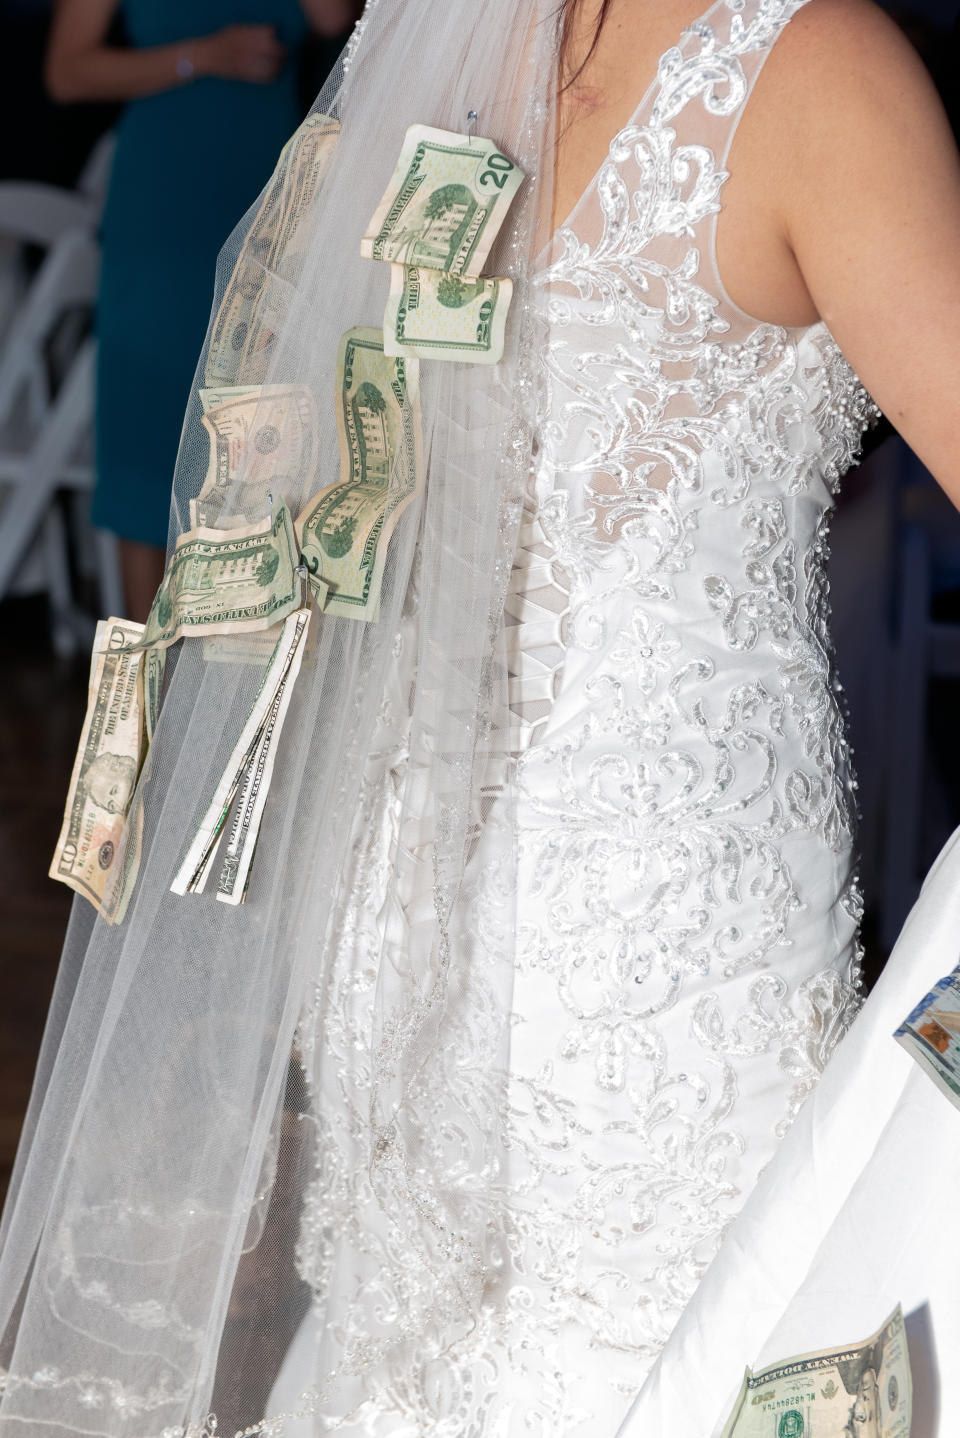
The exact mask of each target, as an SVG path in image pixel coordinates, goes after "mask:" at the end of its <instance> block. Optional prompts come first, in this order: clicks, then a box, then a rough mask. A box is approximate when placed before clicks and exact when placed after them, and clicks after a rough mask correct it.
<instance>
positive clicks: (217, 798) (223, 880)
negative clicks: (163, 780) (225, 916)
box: [170, 608, 310, 904]
mask: <svg viewBox="0 0 960 1438" xmlns="http://www.w3.org/2000/svg"><path fill="white" fill-rule="evenodd" d="M309 628H310V610H309V609H308V608H302V609H297V610H296V611H295V612H294V613H293V614H290V615H288V616H287V618H286V619H285V620H284V623H283V628H282V630H281V631H280V635H279V638H278V639H277V640H276V643H275V644H274V647H273V651H272V654H271V656H270V661H269V663H268V664H267V665H266V667H265V669H264V673H263V679H262V682H261V684H260V688H259V690H258V692H257V695H256V698H255V699H254V702H253V706H252V708H251V710H250V713H249V715H248V716H247V720H246V723H245V724H244V726H243V729H242V731H241V733H240V736H239V738H238V739H237V742H236V744H235V745H234V748H233V751H232V753H231V755H230V757H229V759H228V760H227V764H226V768H225V769H224V772H223V775H222V777H221V779H220V781H219V783H218V784H217V787H216V790H215V792H214V795H213V798H212V799H211V801H210V804H209V806H208V808H207V810H206V813H205V814H204V815H203V818H202V819H201V821H200V827H199V828H198V830H197V832H196V834H195V835H194V838H193V840H192V842H191V844H190V846H189V848H188V849H187V853H186V855H185V857H184V860H183V863H182V864H181V866H180V868H179V870H178V871H177V874H176V876H175V878H174V881H173V883H172V884H171V886H170V887H171V889H172V890H173V892H174V893H175V894H194V893H202V891H203V890H204V888H205V887H206V883H207V879H208V878H209V876H210V872H211V868H212V864H213V860H214V858H215V856H216V853H217V850H218V848H219V846H220V840H221V837H222V835H223V832H224V829H225V827H226V826H227V820H228V819H229V818H230V816H231V814H232V815H233V819H232V821H231V823H230V825H229V838H228V842H227V853H226V858H225V863H224V868H223V872H222V874H221V877H220V882H219V887H218V893H217V898H218V899H221V900H222V901H223V902H224V903H228V904H240V903H242V902H243V900H244V899H245V898H246V893H247V886H248V883H249V878H250V868H251V865H252V863H253V857H254V853H255V852H256V847H257V839H258V837H259V832H260V824H261V821H262V819H263V813H264V808H265V805H266V800H267V794H268V792H269V788H270V779H271V776H272V773H273V764H274V758H275V754H276V745H277V743H278V741H279V738H280V731H281V729H282V727H283V721H284V718H285V716H286V712H287V708H288V707H289V703H290V694H291V691H292V689H293V686H294V684H295V682H296V678H297V674H298V673H299V670H300V665H301V664H302V662H303V655H304V651H305V647H306V637H307V633H308V631H309Z"/></svg>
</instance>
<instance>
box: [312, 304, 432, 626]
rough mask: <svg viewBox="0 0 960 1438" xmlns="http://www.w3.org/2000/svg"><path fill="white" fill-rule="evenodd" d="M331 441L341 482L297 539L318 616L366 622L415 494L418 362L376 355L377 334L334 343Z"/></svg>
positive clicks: (379, 349) (322, 498) (315, 505)
mask: <svg viewBox="0 0 960 1438" xmlns="http://www.w3.org/2000/svg"><path fill="white" fill-rule="evenodd" d="M337 434H338V436H339V440H340V477H339V479H338V480H337V481H336V483H335V484H331V485H328V486H327V488H326V489H322V490H320V492H319V493H318V494H315V495H314V496H313V498H312V499H310V500H308V502H307V504H306V505H305V506H304V509H303V511H302V513H301V514H300V517H299V518H298V520H297V526H296V528H297V538H298V540H299V543H300V549H301V551H302V555H303V563H304V564H305V565H306V567H307V569H308V570H309V571H310V574H311V582H313V583H316V584H318V585H320V586H322V585H326V586H327V587H328V588H329V591H330V593H329V597H328V598H327V600H326V603H325V604H324V612H325V613H327V614H335V615H341V616H345V617H347V618H352V619H364V620H373V619H376V617H377V614H378V613H379V608H380V585H381V581H382V578H383V568H384V564H385V562H386V555H387V548H388V546H389V542H390V536H391V534H392V533H393V530H394V528H395V526H396V524H397V521H398V519H399V518H400V516H401V514H402V513H403V511H404V510H405V509H406V508H407V506H408V505H410V504H411V503H412V502H413V500H414V499H415V498H416V497H417V495H418V494H420V493H421V492H422V490H423V486H424V473H423V443H422V438H421V432H420V390H419V369H418V362H417V360H415V359H413V360H410V359H392V358H390V357H388V356H387V355H385V354H384V350H383V335H382V334H381V332H380V331H379V330H368V329H355V330H348V331H347V333H346V334H345V335H344V336H343V338H342V340H341V341H340V351H339V354H338V356H337ZM315 597H316V598H317V601H318V603H323V590H322V588H319V587H318V588H317V589H315Z"/></svg>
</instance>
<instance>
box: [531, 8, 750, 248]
mask: <svg viewBox="0 0 960 1438" xmlns="http://www.w3.org/2000/svg"><path fill="white" fill-rule="evenodd" d="M742 8H743V0H740V3H739V4H738V3H737V0H734V3H733V4H731V3H730V0H713V3H712V4H711V5H709V6H708V7H707V9H706V10H704V11H703V12H702V13H701V14H699V15H697V16H695V17H694V18H693V19H692V20H690V21H689V22H688V24H686V25H685V26H684V27H683V29H682V30H681V31H680V35H679V38H678V40H677V42H676V44H674V45H668V46H667V48H666V49H665V50H663V51H661V53H660V56H659V57H658V59H657V63H656V67H655V69H654V72H653V75H652V76H651V78H650V80H649V81H648V83H647V85H646V87H645V88H644V90H643V91H642V92H641V94H640V98H639V100H638V101H637V103H636V105H635V106H634V108H633V110H632V111H631V112H630V114H629V116H628V117H627V119H626V121H625V122H624V124H622V125H621V126H620V127H619V128H618V129H616V130H614V132H613V134H612V135H611V136H610V139H609V140H608V142H607V148H606V150H605V151H604V153H603V158H602V159H601V160H600V163H599V164H598V165H597V167H596V169H595V170H594V171H593V173H592V174H591V176H590V179H589V180H588V181H587V183H586V185H585V186H584V188H583V189H582V190H581V191H580V194H579V195H578V196H577V198H576V199H575V200H574V202H573V205H572V207H571V208H570V210H569V211H568V213H567V215H566V217H565V218H564V219H562V220H561V221H560V222H559V223H558V224H557V225H555V226H554V227H553V229H552V230H551V231H550V233H549V235H548V236H547V238H546V240H545V241H544V243H543V245H542V247H541V249H540V252H539V254H538V256H537V267H538V268H539V265H540V262H541V261H542V260H543V259H544V258H545V256H546V255H548V254H549V253H550V251H551V250H552V249H553V246H554V244H555V242H556V239H557V236H558V235H560V234H561V233H562V232H563V231H564V230H573V231H574V233H576V231H575V229H574V222H575V220H576V218H577V216H578V215H579V214H580V212H581V210H582V209H583V207H584V205H585V204H586V202H587V201H588V200H589V199H590V198H591V196H592V195H593V194H594V192H595V190H596V188H597V186H598V184H599V183H600V177H601V175H602V174H603V172H604V170H605V168H606V166H607V165H608V164H609V163H610V150H611V147H612V145H613V142H614V141H615V140H616V138H617V136H618V135H622V134H623V132H624V130H628V129H629V128H630V127H631V125H636V124H637V123H638V121H639V120H640V117H641V116H642V115H643V113H644V112H645V111H646V110H647V109H648V107H649V106H650V104H651V103H652V101H653V100H654V98H655V96H656V93H657V91H658V90H659V88H660V69H661V66H662V65H663V62H664V60H665V59H666V57H667V56H668V55H669V54H671V52H672V51H674V50H682V49H683V46H684V45H685V43H686V42H687V41H688V40H691V39H693V38H694V36H695V35H696V34H697V33H698V31H699V29H700V27H701V26H706V25H710V24H711V21H712V20H713V17H714V15H715V14H716V13H717V11H719V10H739V9H742ZM558 112H559V97H558V100H557V102H556V105H555V115H554V125H555V127H559V113H558ZM554 169H556V167H554Z"/></svg>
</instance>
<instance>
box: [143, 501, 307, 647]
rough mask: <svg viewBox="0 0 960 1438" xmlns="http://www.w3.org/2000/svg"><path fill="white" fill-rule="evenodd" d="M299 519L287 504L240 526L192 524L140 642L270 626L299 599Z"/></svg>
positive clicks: (160, 642)
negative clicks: (294, 518) (296, 520)
mask: <svg viewBox="0 0 960 1438" xmlns="http://www.w3.org/2000/svg"><path fill="white" fill-rule="evenodd" d="M297 564H298V555H297V544H296V537H295V535H294V531H293V523H292V521H291V519H290V515H289V513H288V511H287V508H286V506H285V505H284V504H278V505H277V506H276V507H275V509H274V512H273V516H272V518H271V517H270V516H268V517H267V518H266V519H265V520H262V521H261V522H260V523H259V524H253V525H248V526H244V527H242V528H239V529H227V530H217V529H205V528H199V529H191V530H188V531H187V533H186V534H181V536H180V538H179V539H178V540H177V543H176V548H175V549H174V552H173V557H172V559H171V560H170V564H169V566H168V568H167V572H166V574H165V575H164V578H163V583H162V584H161V586H160V588H159V590H158V591H157V597H156V599H155V600H154V601H153V607H152V608H151V610H150V613H149V615H148V616H147V623H146V626H145V628H144V632H143V636H142V638H141V639H140V641H139V647H141V648H144V649H147V648H158V647H159V648H165V647H166V646H167V645H168V644H172V643H173V642H174V641H175V640H176V639H179V638H180V637H181V636H183V635H190V634H194V635H206V634H211V633H220V634H243V633H249V632H251V631H254V632H255V631H257V630H261V629H269V628H270V627H271V626H272V625H274V624H278V623H279V622H280V621H281V620H282V619H285V618H286V617H287V615H288V614H290V613H291V612H292V611H293V610H294V609H296V608H297V606H298V605H299V603H300V581H299V579H298V577H297V575H296V573H295V569H296V566H297Z"/></svg>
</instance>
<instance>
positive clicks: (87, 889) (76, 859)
mask: <svg viewBox="0 0 960 1438" xmlns="http://www.w3.org/2000/svg"><path fill="white" fill-rule="evenodd" d="M142 635H143V625H142V624H132V623H130V622H129V621H128V620H126V619H104V620H102V621H101V622H100V623H99V624H98V625H97V632H96V637H95V639H94V663H93V666H92V670H91V674H90V684H89V689H88V695H87V712H86V715H85V717H84V721H83V728H82V730H81V732H80V743H79V746H78V749H77V757H76V759H75V761H74V765H73V772H72V774H71V776H70V787H69V790H68V792H67V804H66V809H65V811H64V816H63V826H62V828H61V830H60V837H59V838H58V840H57V846H56V849H55V851H54V856H53V863H52V864H51V866H50V877H51V878H52V879H59V880H60V882H61V883H64V884H67V885H68V886H69V887H70V888H71V889H75V890H76V892H77V893H78V894H83V896H84V897H85V898H87V899H89V900H90V902H91V904H93V906H94V908H96V909H99V908H100V906H101V902H102V900H103V896H104V893H105V891H106V890H107V887H108V885H109V884H110V882H111V877H112V871H113V868H114V862H115V860H116V857H117V853H118V850H119V848H120V841H121V835H122V834H123V829H124V825H125V823H126V818H127V812H128V810H129V808H130V803H131V800H132V798H133V793H134V788H135V786H136V782H137V775H138V773H139V772H140V765H141V762H142V759H143V750H144V737H145V736H144V704H143V689H142V684H141V666H142V664H143V660H144V656H143V654H142V653H141V652H130V648H131V646H132V645H135V644H136V643H138V642H139V640H140V639H141V638H142Z"/></svg>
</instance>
